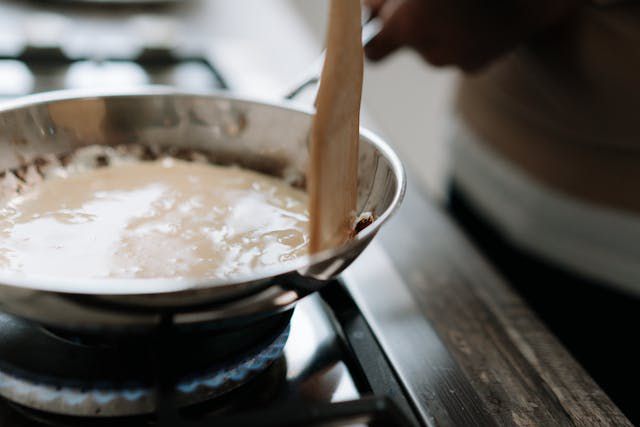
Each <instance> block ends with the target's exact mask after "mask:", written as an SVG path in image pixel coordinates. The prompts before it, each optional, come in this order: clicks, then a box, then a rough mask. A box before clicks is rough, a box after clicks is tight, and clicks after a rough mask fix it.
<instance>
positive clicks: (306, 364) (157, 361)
mask: <svg viewBox="0 0 640 427" xmlns="http://www.w3.org/2000/svg"><path fill="white" fill-rule="evenodd" d="M291 314H292V316H291ZM290 316H291V318H290ZM277 317H278V318H277V319H275V321H274V320H271V325H270V327H267V328H265V330H264V332H265V333H264V334H261V338H260V339H258V340H256V341H255V342H254V343H253V344H255V345H252V346H249V347H250V349H249V351H244V352H241V354H240V357H233V356H229V354H233V353H234V352H233V351H229V349H228V347H221V346H218V347H216V346H214V347H213V353H214V354H212V356H211V365H209V367H208V368H206V369H200V370H199V369H196V367H197V366H198V363H199V362H196V360H197V359H202V357H201V356H202V355H203V354H205V353H200V354H198V353H194V351H197V350H198V349H195V348H190V347H189V345H188V344H186V343H185V342H184V341H185V340H184V339H183V342H182V344H181V345H180V346H176V345H175V339H176V338H175V336H174V335H173V334H172V327H171V325H165V326H164V328H163V329H160V330H158V331H157V334H154V335H153V336H150V337H148V341H145V342H143V343H142V344H141V343H140V340H136V342H137V344H136V345H135V350H136V352H135V353H132V354H131V355H127V354H126V353H125V354H117V352H116V353H113V352H110V349H111V348H113V346H114V344H113V341H109V342H107V338H102V339H101V340H100V341H99V342H95V341H90V340H89V339H88V338H86V337H73V336H70V335H67V334H63V333H61V332H59V331H50V330H47V329H45V328H43V327H41V326H38V325H33V324H28V323H26V322H24V321H21V320H19V319H15V318H12V317H10V316H7V315H2V316H0V338H1V340H0V341H1V344H0V345H1V347H2V348H1V350H0V359H1V361H0V395H3V396H5V398H4V400H3V401H2V402H0V425H2V426H16V427H31V426H34V427H35V426H70V427H71V426H85V425H87V426H88V425H91V426H96V425H100V426H102V425H104V426H121V425H124V426H134V425H136V426H138V425H139V426H175V427H177V426H194V427H195V426H211V425H217V426H227V425H228V426H243V425H246V426H263V425H264V426H288V425H291V426H294V425H303V424H305V425H384V426H411V425H415V424H414V422H415V419H414V418H413V417H414V415H413V412H412V410H411V409H410V405H409V403H408V401H407V400H406V399H404V398H403V397H402V393H401V392H400V389H401V388H400V385H399V384H398V382H397V381H396V380H395V377H394V374H393V372H392V370H391V368H390V367H389V366H388V365H387V364H386V362H385V356H384V354H383V352H382V351H381V349H380V347H379V346H378V344H377V342H376V339H375V337H374V335H373V334H372V332H371V330H370V329H369V328H368V327H367V325H366V322H364V319H363V318H362V316H361V314H359V312H358V310H357V306H356V305H355V304H354V303H353V300H351V298H350V297H349V295H348V294H347V293H346V291H345V290H344V288H343V287H342V285H341V284H340V283H337V282H336V283H334V284H332V285H330V286H329V287H328V288H327V290H326V291H324V292H323V293H322V294H320V295H315V296H313V297H310V298H307V299H306V300H304V301H302V302H301V303H299V304H298V306H297V307H296V308H295V310H294V312H293V313H283V314H281V315H279V316H277ZM289 318H290V320H289ZM345 326H346V327H345ZM268 329H270V330H271V332H270V333H268V332H267V330H268ZM245 332H246V330H245ZM192 333H193V332H192ZM12 334H16V336H13V337H12ZM184 334H185V332H180V334H179V335H180V336H181V337H184ZM197 335H198V337H199V340H200V339H204V340H215V339H218V338H220V334H219V333H216V331H209V332H207V331H206V328H205V330H204V331H198V332H197ZM21 341H27V343H24V342H22V343H21ZM187 341H188V340H187ZM218 342H219V343H220V344H223V343H224V339H220V340H219V341H218ZM285 343H286V344H285ZM227 344H228V346H230V347H237V346H238V345H237V344H236V343H234V342H228V343H227ZM25 346H26V347H28V348H27V349H30V350H31V351H39V352H38V353H36V354H32V356H31V357H26V359H27V360H25V357H24V356H27V355H26V354H24V353H23V352H24V351H25V350H26V349H25V348H24V347H25ZM70 347H75V348H76V351H75V352H73V351H72V352H69V348H70ZM203 347H207V346H206V345H203V344H202V343H201V342H200V343H199V351H202V349H203ZM78 349H79V350H80V351H78ZM210 350H211V349H210ZM119 351H123V349H122V348H120V349H119ZM221 352H222V353H228V354H227V356H228V357H227V358H225V359H220V357H219V356H220V354H219V353H221ZM83 353H84V354H83ZM86 353H88V354H90V355H92V356H93V358H91V357H89V356H87V355H86ZM101 353H102V354H107V355H109V354H110V356H111V358H109V357H101V356H100V354H101ZM21 356H23V357H21ZM61 356H62V358H61ZM127 356H132V359H133V360H129V361H127V359H126V358H127ZM64 357H67V358H69V360H66V361H65V360H64ZM216 358H218V359H219V360H218V363H216V361H215V359H216ZM111 359H113V360H111ZM145 360H146V361H147V364H145V363H144V362H145ZM17 364H19V365H21V368H20V369H17V367H16V365H17ZM74 365H75V369H74ZM202 366H207V364H206V363H205V364H204V365H202ZM367 366H375V367H376V368H375V370H376V371H377V372H369V371H367V370H366V369H365V368H366V367H367ZM27 367H30V368H31V369H32V370H29V369H28V368H27ZM190 370H191V371H196V372H195V374H193V373H192V374H188V372H189V371H190ZM61 373H64V374H68V375H69V377H67V379H66V380H62V379H61V376H60V375H61ZM147 374H148V375H149V377H148V378H145V377H147ZM372 374H375V387H376V388H377V389H380V388H381V387H384V388H386V389H387V391H388V393H387V394H382V393H381V394H378V395H377V394H376V391H375V390H374V388H373V386H372V383H371V382H370V381H369V379H368V377H369V376H371V375H372ZM72 379H73V380H72ZM109 379H111V380H112V381H111V382H109V381H108V380H109ZM116 379H117V381H116ZM147 379H148V380H149V382H146V381H145V380H147ZM117 384H128V386H126V387H118V385H117ZM389 396H394V399H390V398H389ZM116 415H117V416H116Z"/></svg>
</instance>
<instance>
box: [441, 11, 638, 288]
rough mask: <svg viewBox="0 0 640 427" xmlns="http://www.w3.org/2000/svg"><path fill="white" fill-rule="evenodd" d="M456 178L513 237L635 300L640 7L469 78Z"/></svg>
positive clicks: (546, 37)
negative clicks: (620, 290) (626, 293)
mask: <svg viewBox="0 0 640 427" xmlns="http://www.w3.org/2000/svg"><path fill="white" fill-rule="evenodd" d="M457 105H458V108H457V111H458V117H459V119H460V120H459V122H460V125H459V126H458V128H457V129H456V132H455V135H454V140H453V175H454V179H455V180H456V181H457V182H458V184H459V185H460V186H461V187H462V189H463V191H464V192H465V193H466V194H467V196H468V197H469V198H470V199H471V201H472V202H474V203H475V204H476V206H477V207H478V208H479V209H480V211H481V212H482V213H483V214H484V215H485V216H486V217H487V218H488V219H489V220H491V221H492V222H493V223H494V225H496V226H497V227H498V228H499V229H501V231H502V232H503V233H504V234H505V236H506V237H507V238H510V239H511V240H512V242H513V243H515V244H517V245H519V246H521V247H523V248H524V249H526V250H529V251H532V252H534V253H537V254H538V255H540V256H542V257H544V258H547V259H549V260H551V261H553V262H555V263H558V264H560V265H562V266H564V267H566V268H570V269H573V270H575V271H577V272H578V273H580V274H583V275H586V276H589V277H592V278H595V279H596V280H599V281H601V282H604V283H609V284H612V285H616V286H618V287H620V288H622V289H626V290H628V291H631V292H633V293H636V294H638V295H640V2H638V3H636V2H628V3H623V4H617V5H613V6H609V7H597V6H585V7H584V8H583V9H582V10H581V11H580V12H579V14H578V15H577V16H575V17H574V18H573V19H571V20H570V21H569V22H567V23H565V24H563V25H562V26H560V27H559V28H556V29H554V30H552V31H548V32H546V33H545V34H543V35H541V36H539V37H538V38H537V40H535V41H533V42H532V43H530V44H529V45H527V46H525V47H522V48H521V49H519V50H518V51H516V52H514V53H512V54H511V55H509V56H508V57H506V58H504V59H502V60H501V61H499V62H498V63H496V64H494V65H493V66H492V67H491V68H490V69H489V70H487V71H486V72H484V73H482V74H480V75H477V76H474V77H466V78H464V79H463V81H462V82H461V86H460V90H459V96H458V104H457Z"/></svg>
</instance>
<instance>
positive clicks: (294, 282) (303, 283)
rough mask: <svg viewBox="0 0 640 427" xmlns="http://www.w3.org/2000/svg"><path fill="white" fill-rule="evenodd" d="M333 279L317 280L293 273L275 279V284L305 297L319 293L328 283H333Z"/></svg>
mask: <svg viewBox="0 0 640 427" xmlns="http://www.w3.org/2000/svg"><path fill="white" fill-rule="evenodd" d="M331 281H332V279H326V280H324V279H315V278H313V277H311V276H304V275H302V274H300V273H299V272H297V271H295V272H291V273H287V274H284V275H282V276H279V277H276V278H274V279H273V283H274V284H278V285H279V286H281V287H283V288H285V289H287V290H291V291H295V292H296V293H298V295H301V296H304V295H308V294H311V293H313V292H316V291H319V290H320V289H322V288H323V287H324V286H326V285H327V284H328V283H331Z"/></svg>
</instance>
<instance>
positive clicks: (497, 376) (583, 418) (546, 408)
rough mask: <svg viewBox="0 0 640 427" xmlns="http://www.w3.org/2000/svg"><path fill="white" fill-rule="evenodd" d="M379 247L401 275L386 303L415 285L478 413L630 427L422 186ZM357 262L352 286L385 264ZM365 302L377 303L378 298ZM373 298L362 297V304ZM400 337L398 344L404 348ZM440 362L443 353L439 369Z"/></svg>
mask: <svg viewBox="0 0 640 427" xmlns="http://www.w3.org/2000/svg"><path fill="white" fill-rule="evenodd" d="M378 241H379V243H380V244H381V246H382V247H383V248H384V252H385V253H386V256H387V257H388V258H389V259H390V260H391V262H392V265H393V268H394V269H395V273H396V274H397V275H399V277H400V279H398V280H394V281H393V282H394V283H386V284H384V286H385V290H386V291H387V292H388V293H389V297H388V301H389V304H392V302H391V301H392V299H393V296H392V295H393V293H394V291H396V292H397V290H398V289H400V288H399V287H400V286H406V287H407V288H408V289H409V292H410V293H411V295H412V296H413V298H414V302H415V305H416V306H417V307H419V310H420V312H421V314H422V316H423V317H424V319H426V320H427V322H428V324H429V327H430V328H432V329H433V330H434V331H435V332H436V334H437V336H438V337H439V339H440V341H441V342H442V343H443V344H444V347H445V348H446V349H447V350H448V353H449V357H451V358H452V359H453V360H454V361H455V363H456V364H457V366H458V367H459V368H460V369H461V370H462V372H463V373H464V376H465V377H466V378H467V381H468V382H469V383H470V385H471V387H472V389H473V390H474V391H475V393H476V395H477V397H478V398H479V400H480V402H481V405H482V406H483V408H482V410H477V411H476V413H477V414H478V416H479V417H480V416H481V417H482V418H485V415H484V414H486V413H488V414H490V417H491V418H492V419H493V420H494V421H495V422H496V424H498V425H517V426H531V425H544V426H547V425H549V426H551V425H552V426H563V425H576V426H592V425H602V426H627V425H631V423H630V422H629V421H628V420H627V419H626V418H625V417H624V415H623V414H622V413H621V412H620V411H619V409H618V408H617V407H616V406H615V405H614V404H613V403H612V402H611V401H610V400H609V398H608V397H607V396H606V395H605V393H604V392H603V391H602V390H601V389H600V388H599V387H598V386H597V385H596V384H595V382H594V381H593V380H592V379H591V378H590V377H589V375H588V374H587V373H586V372H585V371H584V370H583V369H582V368H581V367H580V366H579V365H578V364H577V363H576V362H575V360H573V358H572V357H571V356H570V355H569V353H568V352H567V351H566V350H565V349H564V348H563V347H562V345H561V344H560V343H559V342H558V341H557V340H556V339H555V337H553V336H552V335H551V334H550V333H549V332H548V331H547V330H546V328H545V327H544V325H543V324H542V323H541V322H540V321H539V320H538V319H537V318H536V316H535V315H534V314H533V313H532V312H531V311H530V310H529V309H528V308H527V307H526V305H525V304H524V303H523V302H522V300H521V299H520V298H519V297H518V296H517V295H515V293H514V292H513V291H512V290H511V289H510V288H509V287H508V285H507V284H506V283H505V282H504V281H503V280H502V279H501V278H500V277H499V276H498V275H497V273H496V272H495V271H494V270H493V269H492V267H491V266H490V265H488V263H487V262H486V261H484V259H483V257H482V256H481V255H480V254H479V253H478V252H477V251H476V250H475V249H474V247H473V246H472V245H471V243H470V242H469V241H468V240H467V239H466V238H465V237H464V236H463V234H462V233H461V232H460V231H459V230H458V228H457V227H456V226H454V225H453V224H452V222H451V221H450V220H449V219H448V218H447V216H446V215H445V214H444V213H443V212H442V211H441V210H440V209H439V208H437V207H435V206H434V205H433V204H431V203H429V202H428V201H426V199H425V198H424V197H422V196H421V195H420V194H419V193H418V191H417V190H416V188H415V187H412V186H410V188H409V192H408V196H407V199H406V200H405V203H404V205H403V207H402V209H401V210H400V212H399V214H398V215H397V216H396V217H395V218H394V219H393V220H392V221H391V222H390V223H389V224H388V226H386V227H385V228H384V230H383V231H382V232H381V235H380V236H379V239H378ZM378 258H379V257H378ZM357 262H358V263H362V264H359V265H358V264H356V265H355V266H354V271H353V274H352V275H350V276H347V278H348V279H349V280H356V281H357V280H358V270H360V271H365V269H366V265H365V264H369V265H372V263H375V262H379V261H376V258H375V257H374V256H370V257H369V258H367V254H366V253H365V254H364V256H363V258H362V259H359V260H358V261H357ZM360 278H363V276H361V277H360ZM369 280H371V278H369ZM399 282H401V283H399ZM394 287H395V289H394ZM361 288H362V289H366V284H364V283H363V284H362V285H361ZM372 290H373V289H372ZM368 299H369V303H373V301H374V298H373V297H369V298H368ZM377 299H378V300H380V298H377ZM366 300H367V296H366V292H364V301H363V302H362V303H363V305H367V301H366ZM369 309H371V311H372V313H371V314H372V316H375V314H376V313H375V312H376V310H378V312H382V311H380V310H382V309H381V308H380V307H377V308H376V307H375V304H372V306H371V307H369ZM387 310H388V308H387ZM396 316H401V314H397V315H396ZM416 324H417V323H416V322H412V326H407V332H406V334H407V336H409V335H413V336H415V334H414V333H413V332H411V331H410V329H411V328H412V327H415V325H416ZM414 332H415V331H414ZM394 333H395V334H396V335H397V334H398V330H396V331H395V332H394ZM400 333H403V332H402V330H400ZM402 338H403V337H398V336H394V338H393V339H394V342H396V343H397V342H401V341H402ZM382 339H384V337H382ZM407 343H408V345H410V340H407ZM419 344H420V343H416V346H419ZM392 351H393V349H392ZM430 357H431V359H430ZM443 357H445V356H443V355H442V354H438V355H437V358H438V360H439V362H438V364H440V365H442V361H443ZM424 363H425V364H428V363H434V362H433V355H429V354H425V355H424ZM407 381H409V382H412V381H415V379H412V378H407ZM445 382H446V379H445ZM456 387H457V386H456V385H455V383H451V384H447V386H446V387H442V386H441V387H436V388H435V389H434V390H432V391H433V392H435V393H440V394H445V393H456V392H457V389H456ZM465 389H466V388H465ZM465 393H467V394H468V391H465ZM435 398H436V399H443V398H444V399H445V400H446V399H448V398H447V397H446V396H445V397H443V396H435ZM424 403H425V404H427V403H429V402H426V401H425V402H424ZM454 404H455V403H454ZM459 410H460V411H465V410H467V409H465V408H462V407H461V408H459ZM454 419H455V417H448V418H446V417H445V418H444V422H437V421H438V420H437V419H436V424H438V425H456V423H455V422H454V421H451V420H454ZM485 421H486V419H485ZM478 424H484V423H480V422H479V423H478Z"/></svg>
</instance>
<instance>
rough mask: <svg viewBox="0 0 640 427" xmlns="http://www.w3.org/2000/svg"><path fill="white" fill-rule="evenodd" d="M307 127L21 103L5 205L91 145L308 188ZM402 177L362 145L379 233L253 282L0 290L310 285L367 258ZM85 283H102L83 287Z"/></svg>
mask: <svg viewBox="0 0 640 427" xmlns="http://www.w3.org/2000/svg"><path fill="white" fill-rule="evenodd" d="M310 124H311V116H310V114H309V112H307V111H301V110H297V109H293V108H291V107H287V106H276V105H269V104H264V103H258V102H252V101H245V100H238V99H232V98H227V97H222V96H210V95H209V96H207V95H194V94H176V93H146V94H135V95H109V96H77V95H74V96H70V95H65V94H62V95H60V96H58V97H57V98H56V97H55V96H53V97H52V98H50V99H48V100H35V101H32V102H29V101H28V100H24V101H22V104H18V105H14V106H10V105H9V106H6V107H3V108H1V109H0V171H1V174H2V178H3V182H4V184H3V185H2V187H1V188H0V201H1V200H2V199H3V198H6V197H8V196H10V195H11V191H15V190H16V189H17V191H26V190H28V187H29V185H32V184H33V183H32V182H30V178H29V176H30V173H32V172H33V171H34V170H35V171H36V172H37V171H38V169H39V168H41V167H42V165H43V164H44V163H45V162H47V161H51V159H53V158H56V159H63V158H64V157H65V156H66V155H68V153H72V152H74V151H76V150H78V149H81V148H82V147H86V146H92V145H103V146H110V147H118V146H143V147H154V150H158V151H164V152H167V153H171V154H172V155H175V156H176V157H180V156H190V155H192V154H189V153H206V155H207V156H209V157H210V160H211V161H212V162H213V163H215V164H222V165H238V166H241V167H243V168H248V169H252V170H255V171H258V172H261V173H265V174H268V175H271V176H274V177H278V178H282V179H284V180H286V181H287V182H289V183H290V184H291V185H294V186H298V187H302V188H304V187H305V175H306V168H307V160H308V156H307V153H308V150H307V147H308V132H309V128H310ZM95 161H96V162H100V161H101V160H100V159H99V158H96V159H95ZM401 173H402V172H401V167H400V166H399V164H398V162H397V159H396V158H395V156H394V155H393V153H392V152H390V150H389V149H388V147H386V146H384V145H383V144H382V143H380V142H378V141H376V140H375V139H372V138H369V137H366V136H362V137H361V143H360V159H359V182H358V213H359V214H362V213H367V214H371V215H372V216H373V218H375V220H374V221H373V223H372V224H370V225H369V226H368V227H367V228H366V229H364V230H363V231H361V233H360V234H359V235H358V236H357V237H356V238H355V239H354V241H353V242H351V243H350V244H348V245H345V247H342V248H336V249H334V250H332V251H328V252H325V253H323V254H318V255H316V256H314V257H312V258H307V257H305V259H299V260H297V261H295V262H291V263H285V264H282V265H278V266H276V267H274V268H269V269H264V271H259V272H255V273H254V274H252V275H245V276H242V277H240V276H239V277H237V279H236V278H233V280H223V281H220V280H218V281H216V280H155V279H154V280H148V279H139V280H109V279H104V280H97V281H91V280H75V281H74V280H69V281H59V280H57V281H55V283H52V282H51V281H50V280H47V279H48V278H47V277H35V276H33V277H17V276H13V275H12V274H10V273H8V272H0V282H1V283H3V284H5V285H17V286H22V287H33V288H40V289H43V288H44V289H47V290H58V291H61V292H75V293H87V292H88V293H93V292H96V293H101V294H102V293H114V294H120V293H126V294H146V293H156V292H175V291H180V290H184V289H193V288H199V287H206V286H232V285H234V284H240V283H246V282H249V281H251V282H256V281H263V280H266V279H268V278H270V277H273V276H277V275H282V274H286V273H289V272H291V271H295V270H298V271H301V270H304V271H305V272H308V273H311V274H312V275H314V274H315V272H317V271H320V270H323V269H326V267H327V265H329V264H331V262H332V261H334V260H335V259H336V258H340V257H343V258H344V259H347V260H348V259H349V258H352V257H353V256H354V254H352V252H354V248H357V250H356V252H357V251H358V250H361V249H362V248H361V247H360V246H362V245H361V244H362V241H365V240H369V239H370V238H371V237H372V236H373V234H375V231H376V230H377V228H378V227H379V225H380V224H381V223H382V222H383V220H384V219H386V217H387V216H388V215H389V214H390V212H391V211H392V210H393V207H394V206H395V204H397V203H398V201H399V198H400V196H401V192H402V188H401V187H402V184H401V182H402V176H401ZM7 182H11V183H12V184H7ZM12 185H13V186H14V187H13V188H12V187H11V186H12ZM89 282H97V283H95V284H94V286H87V285H89ZM115 282H117V283H115Z"/></svg>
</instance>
